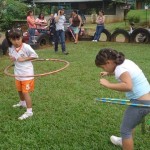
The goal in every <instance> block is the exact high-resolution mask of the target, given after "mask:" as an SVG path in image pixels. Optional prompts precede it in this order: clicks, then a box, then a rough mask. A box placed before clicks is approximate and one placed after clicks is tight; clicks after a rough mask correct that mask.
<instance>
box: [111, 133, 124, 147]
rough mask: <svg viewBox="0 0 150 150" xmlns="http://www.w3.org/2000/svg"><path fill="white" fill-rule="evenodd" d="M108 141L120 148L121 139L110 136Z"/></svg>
mask: <svg viewBox="0 0 150 150" xmlns="http://www.w3.org/2000/svg"><path fill="white" fill-rule="evenodd" d="M110 141H111V142H112V143H113V144H114V145H117V146H122V138H121V137H117V136H114V135H112V136H111V137H110Z"/></svg>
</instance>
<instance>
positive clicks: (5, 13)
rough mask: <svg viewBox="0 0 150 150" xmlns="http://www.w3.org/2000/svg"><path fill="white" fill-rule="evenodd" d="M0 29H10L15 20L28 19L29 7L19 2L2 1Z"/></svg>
mask: <svg viewBox="0 0 150 150" xmlns="http://www.w3.org/2000/svg"><path fill="white" fill-rule="evenodd" d="M0 3H1V4H2V5H1V6H0V22H1V24H0V28H1V29H2V30H6V29H9V28H11V27H12V26H13V21H14V20H22V19H25V18H26V13H27V10H28V7H27V5H26V4H24V3H22V2H20V1H18V0H0Z"/></svg>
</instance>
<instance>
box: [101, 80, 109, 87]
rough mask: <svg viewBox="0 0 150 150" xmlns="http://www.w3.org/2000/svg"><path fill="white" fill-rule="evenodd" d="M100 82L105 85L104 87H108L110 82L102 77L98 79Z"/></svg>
mask: <svg viewBox="0 0 150 150" xmlns="http://www.w3.org/2000/svg"><path fill="white" fill-rule="evenodd" d="M100 84H101V85H103V86H105V87H109V84H110V82H109V81H108V80H106V79H104V78H102V79H100Z"/></svg>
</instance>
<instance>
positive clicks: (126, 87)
mask: <svg viewBox="0 0 150 150" xmlns="http://www.w3.org/2000/svg"><path fill="white" fill-rule="evenodd" d="M95 64H96V66H98V67H100V68H102V69H103V70H105V71H106V72H101V73H100V74H101V76H102V78H101V79H100V84H101V85H103V86H104V87H106V88H109V89H112V90H117V91H121V92H126V96H127V98H128V99H130V100H131V102H132V103H135V104H147V105H150V85H149V83H148V81H147V79H146V77H145V75H144V74H143V72H142V70H141V69H140V68H139V67H138V66H137V65H136V64H135V63H134V62H133V61H131V60H128V59H125V56H124V54H123V53H121V52H117V51H116V50H113V49H109V48H106V49H101V50H100V51H99V53H98V54H97V56H96V59H95ZM112 74H114V75H115V77H116V79H117V80H118V82H119V83H111V82H109V81H108V80H106V79H105V78H103V77H104V76H106V75H112ZM148 113H150V108H147V107H134V106H129V107H128V108H127V110H126V111H125V114H124V117H123V121H122V125H121V131H120V132H121V137H116V136H111V137H110V140H111V142H112V143H113V144H115V145H120V146H122V147H123V150H133V149H134V146H133V145H134V144H133V137H132V131H133V129H134V128H135V127H136V126H137V125H138V124H139V123H140V122H141V120H142V118H143V117H144V116H146V115H147V114H148Z"/></svg>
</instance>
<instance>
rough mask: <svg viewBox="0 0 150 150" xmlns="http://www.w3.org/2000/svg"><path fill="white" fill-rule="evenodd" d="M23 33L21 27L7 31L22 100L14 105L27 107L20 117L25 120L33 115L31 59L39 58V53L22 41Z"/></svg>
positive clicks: (10, 54)
mask: <svg viewBox="0 0 150 150" xmlns="http://www.w3.org/2000/svg"><path fill="white" fill-rule="evenodd" d="M22 38H23V33H22V31H21V30H20V29H19V28H13V29H11V30H9V31H7V32H6V39H7V40H8V45H9V56H10V60H11V61H13V62H14V65H15V67H14V74H15V76H16V77H15V79H16V88H17V90H18V94H19V98H20V102H19V103H18V104H16V105H13V107H26V108H27V111H26V112H25V113H24V114H23V115H21V116H20V117H19V118H18V119H19V120H23V119H26V118H28V117H31V116H32V115H33V112H32V102H31V97H30V94H29V92H31V91H33V90H34V77H19V76H33V75H34V70H33V65H32V62H31V60H33V59H36V58H38V55H37V54H36V53H35V51H34V50H33V49H32V48H31V46H30V45H28V44H26V43H23V42H22Z"/></svg>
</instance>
